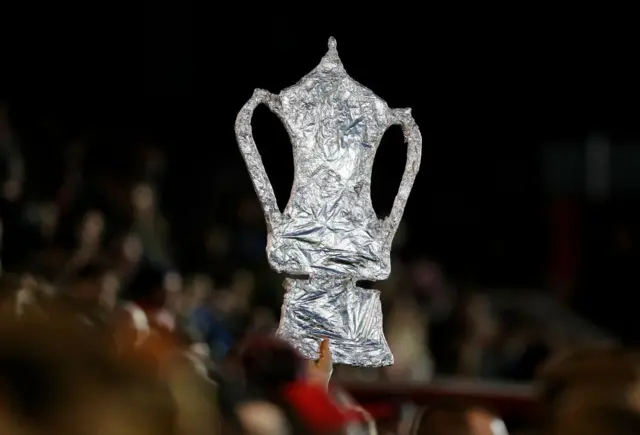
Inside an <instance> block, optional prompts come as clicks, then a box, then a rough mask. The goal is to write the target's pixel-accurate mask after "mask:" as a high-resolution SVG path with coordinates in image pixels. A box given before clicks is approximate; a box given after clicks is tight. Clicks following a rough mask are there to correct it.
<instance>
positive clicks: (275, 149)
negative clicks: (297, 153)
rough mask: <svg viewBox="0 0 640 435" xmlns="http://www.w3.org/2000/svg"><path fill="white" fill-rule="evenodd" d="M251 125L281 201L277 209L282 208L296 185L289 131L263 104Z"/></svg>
mask: <svg viewBox="0 0 640 435" xmlns="http://www.w3.org/2000/svg"><path fill="white" fill-rule="evenodd" d="M251 125H252V126H253V137H254V139H255V141H256V146H257V147H258V151H259V152H260V156H261V157H262V163H263V164H264V167H265V170H266V171H267V175H268V176H269V180H270V181H271V186H272V187H273V191H274V192H275V194H276V199H277V200H278V208H279V209H280V211H283V210H284V208H285V207H286V205H287V202H288V201H289V195H290V194H291V186H292V185H293V148H292V147H291V141H290V140H289V134H288V133H287V130H286V129H285V128H284V125H282V122H281V121H280V120H279V119H278V117H277V116H276V115H274V114H273V113H271V111H269V109H268V108H267V107H265V106H264V105H260V106H258V107H257V108H256V111H255V112H254V114H253V120H252V122H251Z"/></svg>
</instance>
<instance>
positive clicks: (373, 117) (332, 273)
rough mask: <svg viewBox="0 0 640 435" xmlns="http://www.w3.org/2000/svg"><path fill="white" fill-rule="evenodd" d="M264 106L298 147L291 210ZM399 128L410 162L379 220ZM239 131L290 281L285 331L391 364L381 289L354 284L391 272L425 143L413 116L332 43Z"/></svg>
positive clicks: (299, 342)
mask: <svg viewBox="0 0 640 435" xmlns="http://www.w3.org/2000/svg"><path fill="white" fill-rule="evenodd" d="M258 104H265V105H267V106H268V107H269V109H270V110H271V111H272V112H273V113H275V114H276V115H277V116H278V118H279V119H280V120H281V121H282V123H283V124H284V126H285V128H286V129H287V132H288V133H289V137H290V139H291V143H292V146H293V157H294V181H293V188H292V192H291V196H290V198H289V203H288V204H287V206H286V208H285V210H284V212H283V213H280V211H279V209H278V205H277V202H276V198H275V194H274V192H273V188H272V187H271V183H270V182H269V178H268V176H267V173H266V171H265V168H264V165H263V164H262V159H261V158H260V154H259V152H258V149H257V147H256V144H255V142H254V140H253V135H252V130H251V118H252V116H253V111H254V110H255V108H256V107H257V106H258ZM391 125H400V126H402V130H403V132H404V136H405V141H406V142H407V144H408V145H407V163H406V167H405V171H404V175H403V176H402V181H401V182H400V188H399V190H398V194H397V195H396V198H395V201H394V203H393V207H392V210H391V213H390V215H389V216H388V217H387V218H386V219H384V220H380V219H378V218H377V216H376V213H375V211H374V209H373V206H372V204H371V172H372V169H373V161H374V158H375V153H376V150H377V148H378V146H379V144H380V141H381V139H382V136H383V135H384V132H385V131H386V130H387V129H388V128H389V127H390V126H391ZM235 130H236V138H237V141H238V145H239V147H240V150H241V152H242V155H243V156H244V159H245V162H246V164H247V168H248V170H249V175H250V176H251V179H252V181H253V185H254V188H255V190H256V193H257V195H258V198H259V200H260V203H261V205H262V208H263V210H264V213H265V218H266V222H267V230H268V232H269V237H268V242H267V256H268V259H269V264H270V265H271V267H272V268H273V269H275V270H276V271H278V272H280V273H283V274H286V275H287V276H288V277H289V278H287V279H286V281H285V288H286V291H287V292H286V295H285V300H284V304H283V307H282V316H281V320H280V327H279V329H278V335H279V336H281V337H283V338H285V339H286V340H288V341H289V342H290V343H292V344H293V345H294V346H295V347H296V348H297V349H298V350H299V351H300V352H301V353H302V354H303V355H304V356H305V357H307V358H309V359H315V358H317V357H318V351H319V343H320V340H321V339H322V338H323V337H327V338H329V339H330V340H331V350H332V353H333V358H334V362H335V363H338V364H340V363H341V364H349V365H354V366H366V367H379V366H385V365H390V364H393V356H392V354H391V351H390V350H389V347H388V345H387V343H386V340H385V338H384V334H383V332H382V312H381V307H380V298H379V293H378V292H377V291H376V290H366V289H362V288H359V287H357V286H356V285H355V283H356V281H357V280H367V281H379V280H384V279H386V278H387V277H388V276H389V272H390V270H391V260H390V254H391V243H392V241H393V237H394V235H395V232H396V230H397V228H398V225H399V223H400V219H401V218H402V213H403V211H404V207H405V204H406V202H407V198H408V197H409V193H410V191H411V187H412V186H413V182H414V180H415V177H416V175H417V173H418V170H419V167H420V157H421V151H422V137H421V135H420V130H419V129H418V126H417V125H416V123H415V121H414V120H413V117H412V116H411V110H410V109H390V108H389V107H388V106H387V103H386V102H384V101H383V100H382V99H380V98H379V97H377V96H376V95H375V94H374V93H373V92H372V91H371V90H369V89H367V88H365V87H364V86H362V85H361V84H359V83H358V82H356V81H355V80H353V79H352V78H351V77H349V75H348V74H347V72H346V71H345V70H344V67H343V66H342V62H341V61H340V58H339V57H338V52H337V49H336V41H335V39H333V38H331V39H330V40H329V51H328V52H327V54H326V55H325V56H324V58H323V59H322V61H321V62H320V64H319V65H318V66H317V67H316V68H315V69H314V70H313V71H312V72H310V73H309V74H307V75H306V76H305V77H304V78H303V79H302V80H300V81H299V82H298V83H297V84H295V85H293V86H291V87H289V88H287V89H285V90H283V91H282V92H280V94H279V95H273V94H271V93H269V92H267V91H264V90H261V89H256V90H255V92H254V94H253V96H252V97H251V99H250V100H249V101H248V102H247V103H246V104H245V105H244V107H243V108H242V109H241V110H240V113H239V114H238V117H237V120H236V126H235Z"/></svg>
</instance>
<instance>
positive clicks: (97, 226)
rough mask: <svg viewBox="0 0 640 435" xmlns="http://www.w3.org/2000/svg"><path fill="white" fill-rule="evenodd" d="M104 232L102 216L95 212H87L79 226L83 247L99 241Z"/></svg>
mask: <svg viewBox="0 0 640 435" xmlns="http://www.w3.org/2000/svg"><path fill="white" fill-rule="evenodd" d="M103 232H104V216H103V215H102V213H100V212H99V211H96V210H92V211H90V212H88V213H87V214H86V215H85V216H84V219H83V220H82V223H81V225H80V239H81V242H82V243H83V244H85V245H93V244H96V243H98V242H99V241H100V239H101V237H102V233H103Z"/></svg>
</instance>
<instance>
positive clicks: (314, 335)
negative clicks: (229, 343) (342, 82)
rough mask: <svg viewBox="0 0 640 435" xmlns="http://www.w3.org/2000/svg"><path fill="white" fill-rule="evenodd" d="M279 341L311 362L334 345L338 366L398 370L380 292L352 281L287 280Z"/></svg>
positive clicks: (327, 278)
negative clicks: (325, 346) (324, 344)
mask: <svg viewBox="0 0 640 435" xmlns="http://www.w3.org/2000/svg"><path fill="white" fill-rule="evenodd" d="M284 287H285V289H286V293H285V296H284V303H283V305H282V315H281V318H280V327H279V328H278V332H277V335H278V336H279V337H280V338H282V339H284V340H286V341H287V342H289V343H290V344H291V345H292V346H293V347H295V348H296V349H297V350H298V351H299V352H300V353H301V354H302V356H304V357H305V358H307V359H317V358H318V357H319V350H320V342H321V340H322V339H323V338H328V339H329V340H330V346H331V353H332V356H333V362H334V364H346V365H350V366H357V367H383V366H389V365H392V364H393V355H392V354H391V350H390V349H389V345H388V344H387V341H386V339H385V338H384V332H383V329H382V306H381V304H380V292H379V291H377V290H367V289H363V288H360V287H357V286H356V285H355V282H354V280H353V279H352V278H345V277H321V278H318V277H313V278H311V279H308V280H307V279H286V280H285V282H284Z"/></svg>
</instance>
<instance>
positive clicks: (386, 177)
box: [371, 125, 407, 219]
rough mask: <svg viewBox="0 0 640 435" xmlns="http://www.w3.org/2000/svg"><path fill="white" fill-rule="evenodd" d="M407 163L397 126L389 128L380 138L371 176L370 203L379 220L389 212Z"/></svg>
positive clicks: (399, 128) (405, 149)
mask: <svg viewBox="0 0 640 435" xmlns="http://www.w3.org/2000/svg"><path fill="white" fill-rule="evenodd" d="M406 161H407V146H406V144H405V143H404V135H403V134H402V128H401V127H400V126H399V125H393V126H391V127H390V128H389V129H388V130H387V131H386V132H385V133H384V136H383V137H382V141H380V145H379V146H378V150H377V151H376V158H375V161H374V162H373V173H372V174H371V202H372V203H373V209H374V210H375V211H376V215H377V216H378V218H379V219H384V218H385V217H387V216H388V215H389V213H390V212H391V207H392V206H393V200H394V199H395V197H396V194H397V193H398V187H399V186H400V180H402V174H403V172H404V166H405V164H406Z"/></svg>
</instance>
